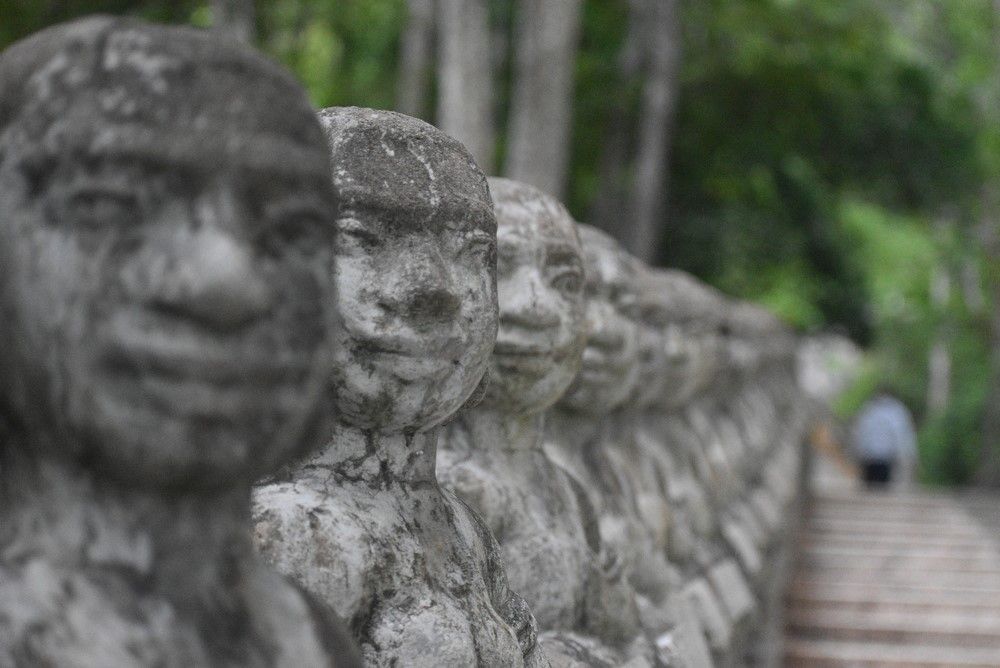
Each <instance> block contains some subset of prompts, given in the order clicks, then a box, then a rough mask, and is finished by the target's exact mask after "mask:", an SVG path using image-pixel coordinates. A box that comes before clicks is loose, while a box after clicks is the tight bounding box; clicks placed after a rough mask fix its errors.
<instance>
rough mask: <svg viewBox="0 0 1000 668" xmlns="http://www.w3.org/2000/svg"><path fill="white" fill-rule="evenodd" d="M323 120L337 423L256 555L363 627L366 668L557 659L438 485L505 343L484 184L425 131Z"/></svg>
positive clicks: (374, 119) (279, 485) (282, 489)
mask: <svg viewBox="0 0 1000 668" xmlns="http://www.w3.org/2000/svg"><path fill="white" fill-rule="evenodd" d="M320 119H321V121H322V124H323V126H324V128H325V130H326V134H327V138H328V143H329V146H330V148H331V150H332V161H333V165H332V168H333V171H332V177H333V184H334V189H335V191H336V193H337V195H338V196H339V198H340V202H339V208H338V215H337V223H336V231H337V238H336V241H335V243H334V248H335V250H336V256H337V261H336V266H335V271H334V273H333V275H332V276H330V277H329V280H330V286H329V289H328V299H329V301H330V302H331V303H335V304H336V308H337V309H338V311H339V316H340V318H339V325H338V326H337V329H336V331H337V334H336V336H335V337H334V340H335V343H336V347H335V353H334V355H335V356H334V359H333V361H332V364H331V365H330V366H329V367H327V369H326V371H327V373H328V374H329V376H330V381H331V389H330V401H331V406H332V410H333V411H334V413H335V415H336V423H335V424H334V425H333V427H332V433H331V434H330V435H329V437H328V445H327V446H326V448H325V450H323V452H322V453H321V454H320V455H318V456H316V457H313V458H311V459H307V460H305V461H304V462H303V463H302V464H301V466H299V467H298V468H297V470H295V472H294V473H293V474H292V475H291V478H290V479H288V480H279V481H275V482H272V483H270V484H268V485H265V486H262V487H260V488H258V490H257V491H256V493H255V505H254V521H255V524H256V539H257V544H258V546H259V548H260V549H261V550H262V551H263V552H264V554H265V555H266V556H267V559H268V560H269V561H270V562H271V563H273V564H274V565H275V566H276V567H277V568H278V569H279V570H280V571H282V572H283V573H286V574H288V575H290V576H292V577H293V578H294V579H295V580H296V581H298V582H300V583H301V584H302V585H303V586H305V587H306V588H307V589H308V590H309V591H311V592H313V593H314V594H316V595H317V596H319V597H320V598H322V599H323V600H324V601H326V602H328V603H330V604H331V605H332V606H333V607H335V608H336V609H337V610H338V611H339V612H340V613H341V614H342V615H343V616H344V617H345V618H346V619H347V620H348V622H349V623H350V626H351V629H352V631H353V632H354V634H355V636H356V637H357V638H358V640H359V641H360V643H361V645H362V650H363V652H364V658H365V661H366V663H367V664H368V665H372V666H396V665H400V666H428V667H432V666H433V667H437V666H474V665H480V666H522V665H527V666H536V665H547V663H548V662H547V661H546V660H545V659H544V655H543V653H542V652H541V651H540V650H539V649H538V648H537V647H536V626H535V620H534V618H533V616H532V615H531V613H530V611H529V609H528V607H527V605H526V604H525V602H524V600H523V599H522V598H521V597H520V596H519V595H517V594H515V593H513V592H512V591H511V590H510V588H509V587H508V583H507V576H506V574H505V572H504V567H503V564H502V561H501V556H500V550H499V547H498V545H497V543H496V539H495V538H494V537H493V536H492V534H491V533H490V532H489V529H488V528H487V527H486V525H485V524H484V523H483V522H482V520H481V519H480V518H479V516H478V515H476V514H475V513H474V512H473V511H472V510H471V509H470V508H469V507H468V506H467V505H466V504H464V503H463V502H461V501H460V500H459V499H458V498H457V497H455V496H454V495H453V494H452V493H450V492H447V491H444V490H442V488H441V487H440V486H439V485H438V481H437V479H436V477H435V458H436V449H437V440H438V433H439V431H440V427H441V425H442V424H443V423H444V422H445V421H446V420H447V419H448V418H449V417H450V416H451V415H452V414H454V413H455V412H456V411H457V410H458V409H459V408H460V407H461V406H462V405H463V403H465V402H466V401H467V400H468V399H469V398H470V396H471V395H473V393H474V391H475V390H476V388H477V386H478V385H479V383H480V380H481V379H482V377H483V375H484V373H485V371H486V368H487V366H488V363H489V360H490V352H491V350H492V349H493V343H494V341H495V339H496V332H497V296H496V270H495V267H496V264H495V262H496V260H495V252H496V219H495V217H494V213H493V202H492V200H491V198H490V193H489V189H488V187H487V182H486V179H485V177H484V176H483V174H482V172H480V171H479V169H478V168H477V167H476V165H475V164H474V163H473V161H472V158H471V157H470V155H469V153H468V151H467V150H466V149H465V148H464V147H463V146H462V145H461V144H459V143H458V142H457V141H456V140H454V139H452V138H451V137H449V136H447V135H445V134H444V133H442V132H440V131H439V130H437V129H435V128H433V127H431V126H430V125H427V124H426V123H423V122H422V121H418V120H416V119H413V118H409V117H407V116H403V115H401V114H397V113H393V112H383V111H373V110H369V109H357V108H332V109H326V110H324V111H322V112H320Z"/></svg>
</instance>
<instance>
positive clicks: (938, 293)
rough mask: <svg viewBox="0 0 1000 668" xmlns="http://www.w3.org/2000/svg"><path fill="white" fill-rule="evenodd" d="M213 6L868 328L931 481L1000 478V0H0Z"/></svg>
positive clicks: (491, 164)
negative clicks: (911, 416)
mask: <svg viewBox="0 0 1000 668" xmlns="http://www.w3.org/2000/svg"><path fill="white" fill-rule="evenodd" d="M92 12H106V13H113V14H132V15H137V16H142V17H144V18H147V19H152V20H158V21H167V22H186V23H192V24H195V25H199V26H205V27H209V26H215V27H216V28H219V29H221V30H224V31H226V32H228V33H230V34H231V35H233V36H235V37H237V38H239V39H245V40H248V41H251V42H253V43H254V44H256V45H257V46H259V47H260V48H262V49H263V50H264V51H266V52H267V53H269V54H271V55H272V56H273V57H275V58H276V59H278V60H280V61H281V62H283V63H285V64H286V65H287V66H289V67H290V68H291V69H292V70H293V71H294V72H295V73H296V74H297V76H298V77H299V79H300V80H301V81H302V82H303V83H304V84H305V86H306V87H307V88H308V90H309V92H310V94H311V96H312V99H313V101H314V102H315V104H316V105H317V106H328V105H361V106H370V107H378V108H388V109H398V110H400V111H404V112H406V113H409V114H412V115H415V116H419V117H421V118H424V119H426V120H428V121H431V122H433V123H435V124H436V125H438V126H439V127H441V128H443V129H444V130H446V131H448V132H451V133H452V134H454V135H455V136H457V137H458V138H460V139H462V140H463V141H464V142H466V144H467V145H468V146H469V147H470V149H471V150H472V151H473V153H474V154H475V155H476V157H477V159H478V160H479V161H480V163H481V166H482V167H483V168H484V169H485V170H486V171H487V172H490V173H496V174H504V175H507V176H512V177H514V178H518V179H521V180H524V181H528V182H531V183H534V184H536V185H538V186H540V187H542V188H544V189H546V190H548V191H550V192H552V193H553V194H556V195H558V196H560V197H562V198H564V199H565V201H566V202H567V204H568V206H569V208H570V210H571V211H572V212H573V214H574V215H575V216H576V218H577V219H578V220H581V221H583V222H590V223H593V224H596V225H599V226H601V227H604V228H606V229H608V230H609V231H611V232H612V233H613V234H615V235H616V236H617V237H618V238H619V239H621V240H622V241H623V243H625V244H626V245H627V246H628V247H629V248H630V249H631V250H632V251H633V252H635V253H636V254H637V255H639V256H641V257H643V258H644V259H647V260H648V261H650V262H652V263H655V264H659V265H667V266H676V267H680V268H682V269H686V270H688V271H690V272H692V273H694V274H695V275H697V276H699V277H701V278H703V279H704V280H706V281H708V282H710V283H712V284H714V285H717V286H718V287H720V288H722V289H723V290H725V291H727V292H729V293H732V294H734V295H737V296H740V297H744V298H748V299H751V300H755V301H758V302H761V303H763V304H765V305H767V306H769V307H771V308H772V309H774V310H775V311H776V312H777V313H779V314H780V315H781V316H782V317H784V318H785V319H786V320H787V321H788V322H790V323H791V324H793V325H794V326H796V327H797V328H798V329H799V330H800V331H804V332H812V331H831V330H832V331H837V332H841V333H844V334H846V335H848V336H850V337H851V338H852V339H853V340H854V341H856V342H858V343H859V344H861V345H863V346H865V347H866V348H867V350H868V351H869V354H868V355H867V356H866V359H867V362H866V367H865V370H864V373H863V374H862V377H861V378H860V380H859V381H858V382H857V384H856V386H855V387H854V388H852V389H851V390H850V391H849V392H848V393H847V395H846V396H844V397H843V398H842V400H841V401H840V405H839V406H838V410H840V411H841V412H842V413H843V414H844V415H845V416H846V415H849V414H850V413H851V411H852V410H854V409H856V408H857V407H858V406H859V405H860V403H861V402H862V401H863V400H864V399H865V398H867V396H868V395H870V394H871V392H872V391H873V389H874V387H875V386H876V384H877V383H879V382H886V383H888V384H889V385H890V386H891V387H892V388H894V390H895V391H896V393H897V394H899V395H900V396H901V398H903V399H904V400H905V401H906V403H907V404H908V405H909V406H910V407H911V409H912V410H913V411H914V413H915V414H916V416H917V419H918V421H919V424H920V425H921V429H920V431H921V444H920V445H921V458H922V474H923V476H924V478H925V480H927V481H929V482H940V483H966V482H980V483H985V484H990V485H995V486H1000V0H946V1H943V2H942V1H936V0H273V1H264V0H258V1H257V2H253V0H212V1H210V2H206V1H200V2H199V1H193V0H132V1H129V0H88V1H82V0H63V1H56V0H48V1H46V0H0V47H3V46H6V45H7V44H9V43H10V42H12V41H14V40H16V39H18V38H21V37H23V36H26V35H28V34H30V33H32V32H34V31H36V30H39V29H41V28H43V27H45V26H47V25H50V24H52V23H56V22H59V21H63V20H66V19H69V18H72V17H75V16H79V15H81V14H85V13H92Z"/></svg>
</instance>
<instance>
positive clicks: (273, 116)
mask: <svg viewBox="0 0 1000 668" xmlns="http://www.w3.org/2000/svg"><path fill="white" fill-rule="evenodd" d="M322 139H323V136H322V132H321V130H320V128H319V125H318V124H317V122H316V120H315V118H314V116H313V113H312V111H311V109H310V107H309V104H308V102H307V100H306V97H305V94H304V93H303V92H302V90H301V89H300V88H299V86H298V85H297V84H296V83H295V82H294V80H293V79H292V78H291V77H290V76H289V75H288V74H287V73H285V72H284V71H283V70H282V69H280V68H279V67H277V66H276V65H274V64H272V63H270V62H269V61H267V60H265V59H264V58H262V57H261V56H259V55H257V54H256V53H254V52H253V51H251V50H249V49H247V48H245V47H241V46H238V45H237V44H235V43H228V42H223V41H219V40H218V39H217V37H216V36H214V35H211V34H209V33H203V32H200V31H197V30H194V29H189V28H177V27H162V26H153V25H148V24H144V23H141V22H138V21H134V20H117V19H110V18H90V19H84V20H80V21H77V22H74V23H69V24H64V25H60V26H56V27H54V28H50V29H48V30H45V31H43V32H40V33H38V34H36V35H34V36H33V37H30V38H28V39H26V40H24V41H22V42H20V43H18V44H16V45H14V46H12V47H10V48H9V49H8V50H7V51H5V52H4V53H3V54H2V55H0V311H2V315H0V340H2V341H3V345H0V379H3V380H2V382H0V425H2V428H0V665H3V666H24V667H28V666H81V667H83V666H87V667H91V666H116V667H117V666H153V665H155V666H168V667H178V668H179V667H182V666H184V667H186V666H234V667H235V666H261V667H264V666H286V667H288V668H298V667H300V666H358V665H360V663H359V656H358V654H357V650H356V649H355V646H354V644H353V641H351V640H350V638H349V636H347V635H346V634H345V633H344V631H343V630H342V627H341V626H339V622H337V621H336V619H335V617H334V616H333V614H332V613H331V612H330V611H329V610H328V609H326V608H325V607H324V606H322V605H320V604H318V603H316V602H314V601H312V600H311V599H310V598H309V597H308V596H307V595H305V594H304V593H303V592H302V591H301V590H299V589H298V588H297V587H295V586H293V585H292V584H291V583H289V582H287V581H286V580H284V579H283V578H282V577H280V576H278V575H277V574H275V573H273V572H271V571H270V570H268V569H267V568H266V567H264V566H263V564H262V563H261V562H260V561H259V559H258V558H257V556H256V555H255V553H254V551H253V547H252V544H251V540H250V523H249V519H250V518H249V498H250V488H251V482H252V481H253V480H254V479H256V478H257V477H259V476H261V475H263V474H267V473H269V472H271V471H273V470H274V469H275V468H276V467H278V466H279V465H280V464H282V463H283V462H285V461H287V460H289V459H290V458H292V457H295V456H298V455H300V454H301V453H302V452H303V449H304V446H305V445H307V444H308V442H309V440H308V438H307V437H308V435H309V431H310V430H311V428H312V427H311V425H313V423H314V422H315V420H314V417H315V415H316V413H317V411H316V410H315V408H316V407H317V405H318V402H319V401H320V399H321V398H322V395H321V391H320V390H321V387H322V381H323V380H324V379H323V378H322V376H321V375H320V374H319V373H318V372H317V371H318V369H319V368H320V367H321V366H322V365H325V364H327V362H326V359H327V357H328V355H327V354H326V350H327V346H326V345H325V343H326V341H327V331H328V322H327V320H328V319H327V317H326V311H325V308H324V302H323V301H322V299H321V297H322V292H321V290H320V287H321V283H320V278H321V273H320V272H319V271H318V268H320V267H325V266H327V265H329V263H330V262H331V256H332V253H331V251H330V249H329V247H328V245H327V244H323V243H317V240H319V239H323V238H324V237H327V236H328V235H329V230H330V225H331V223H332V221H331V220H330V219H331V216H330V215H329V213H328V211H329V208H330V206H331V203H332V202H333V193H332V190H331V188H330V185H329V179H328V178H326V176H327V174H328V169H329V167H328V158H327V155H326V153H325V151H323V150H322V144H321V143H320V142H322Z"/></svg>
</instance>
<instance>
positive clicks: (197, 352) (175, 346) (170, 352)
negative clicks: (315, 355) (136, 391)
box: [104, 327, 307, 385]
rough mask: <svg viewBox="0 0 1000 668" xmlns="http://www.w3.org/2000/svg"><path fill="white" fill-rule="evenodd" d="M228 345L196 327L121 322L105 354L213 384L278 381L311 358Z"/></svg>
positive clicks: (112, 360)
mask: <svg viewBox="0 0 1000 668" xmlns="http://www.w3.org/2000/svg"><path fill="white" fill-rule="evenodd" d="M233 347H235V346H232V347H231V346H227V345H226V344H225V343H223V342H221V341H219V340H218V339H217V338H215V337H212V336H206V335H203V334H199V333H194V332H185V333H147V332H142V331H136V330H135V329H134V328H129V327H118V328H117V331H116V332H115V335H114V336H112V337H111V338H110V340H109V341H108V342H107V345H106V348H105V351H104V353H105V354H104V360H105V361H106V362H107V363H108V364H109V365H110V366H111V367H112V368H113V369H116V370H118V371H123V372H128V373H131V374H133V375H136V376H141V375H144V374H147V373H150V372H152V373H154V374H156V375H158V376H161V377H168V378H175V379H176V380H177V381H178V382H183V381H184V380H185V379H191V380H192V381H193V382H198V381H201V382H207V383H211V384H218V385H225V384H241V383H254V384H277V383H282V382H287V381H290V380H292V379H293V378H294V377H296V376H301V375H302V374H304V373H305V371H306V369H307V364H305V363H304V361H303V360H302V359H301V358H300V357H299V356H296V359H294V360H292V359H288V357H287V356H282V357H284V359H281V358H279V359H275V358H274V356H273V355H271V354H269V353H267V352H265V351H263V350H259V351H258V350H255V349H253V348H248V347H247V346H246V345H240V346H238V347H239V348H240V350H233V349H232V348H233Z"/></svg>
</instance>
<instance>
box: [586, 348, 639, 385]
mask: <svg viewBox="0 0 1000 668" xmlns="http://www.w3.org/2000/svg"><path fill="white" fill-rule="evenodd" d="M627 368H628V359H627V358H626V356H625V355H624V354H623V351H622V350H615V351H606V350H600V349H597V348H595V347H593V346H587V347H586V348H585V349H584V351H583V363H582V364H581V366H580V375H581V376H582V377H584V378H588V379H595V380H600V379H615V378H619V377H621V376H623V375H624V374H625V372H626V370H627Z"/></svg>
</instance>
